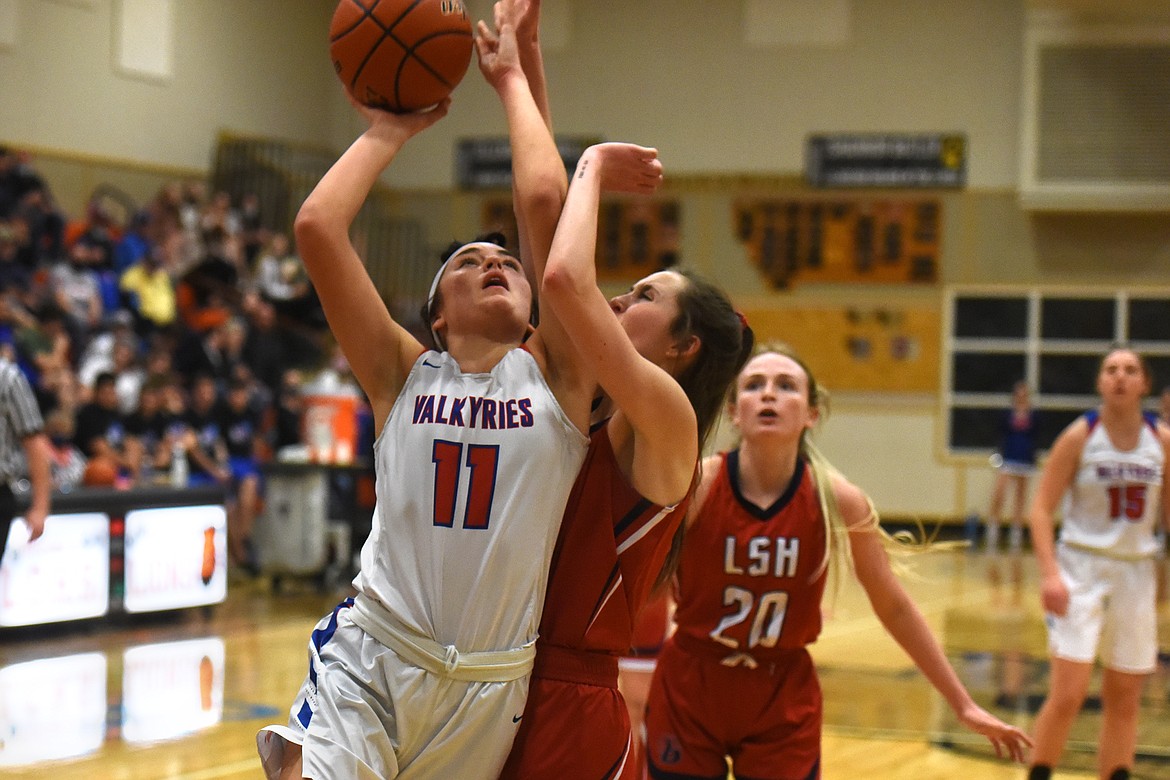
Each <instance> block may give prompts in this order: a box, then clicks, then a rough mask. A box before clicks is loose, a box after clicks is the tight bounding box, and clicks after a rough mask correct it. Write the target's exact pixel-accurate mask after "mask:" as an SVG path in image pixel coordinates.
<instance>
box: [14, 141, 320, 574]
mask: <svg viewBox="0 0 1170 780" xmlns="http://www.w3.org/2000/svg"><path fill="white" fill-rule="evenodd" d="M112 205H114V204H111V203H109V202H107V199H106V198H104V197H102V196H98V197H94V198H93V199H91V201H90V202H89V204H88V205H87V207H86V209H85V213H84V214H81V215H76V216H74V217H71V216H69V215H67V214H64V213H62V211H61V210H60V209H59V208H57V207H56V206H55V205H54V200H53V197H52V192H51V190H50V188H49V186H48V185H47V183H46V181H45V180H44V179H43V178H42V176H41V175H40V174H39V173H38V172H37V170H36V169H35V167H34V166H33V165H31V164H30V160H29V158H28V156H27V155H26V154H24V153H21V152H19V151H15V150H12V149H6V148H3V147H0V351H2V352H3V353H4V354H6V355H7V356H8V357H9V358H10V359H11V360H12V361H13V362H15V363H16V364H17V365H19V366H20V368H21V370H22V371H23V372H24V373H25V375H26V376H27V377H28V380H29V383H30V384H31V385H32V387H33V389H34V391H35V392H36V394H37V398H38V402H39V404H40V407H41V411H42V413H43V415H44V417H45V425H46V429H47V432H48V433H49V435H50V437H51V438H52V442H53V449H54V461H55V462H54V465H53V477H54V485H55V488H56V489H58V490H70V489H72V488H74V487H76V486H78V485H81V484H89V485H111V486H114V487H127V488H128V487H139V486H148V485H156V484H158V485H164V484H165V485H175V486H182V485H196V484H212V483H214V484H220V485H222V486H223V487H224V488H225V491H226V495H227V504H228V518H229V534H228V538H229V540H231V547H232V549H231V553H232V558H233V560H234V561H235V563H236V564H237V565H242V566H245V567H248V568H254V566H255V560H254V557H253V555H252V552H251V550H250V546H249V538H250V533H251V525H252V522H253V519H254V518H255V516H256V513H257V511H258V508H259V502H260V497H259V484H258V480H259V470H258V469H259V464H262V463H263V462H264V461H266V460H268V459H270V458H272V457H273V455H274V453H275V452H277V451H278V450H279V449H280V448H282V447H286V446H290V445H291V446H295V445H296V444H298V443H299V438H300V428H299V419H300V404H301V398H300V389H301V387H300V386H301V383H302V377H303V376H305V372H306V371H308V370H311V369H314V368H316V367H318V366H319V365H320V364H321V363H322V362H323V361H324V360H325V359H326V358H327V357H328V356H329V355H330V354H331V350H330V347H329V345H328V341H327V339H328V329H327V328H326V326H325V323H324V318H323V316H322V314H321V311H320V306H319V304H318V303H317V300H316V296H315V294H314V293H313V290H312V287H311V285H310V284H309V282H308V279H307V277H306V275H305V272H304V268H303V266H302V265H301V263H300V260H299V258H298V257H297V255H296V253H295V249H294V247H292V246H291V244H290V241H289V238H288V236H287V235H286V234H284V233H282V232H279V231H278V230H274V229H272V227H271V226H267V225H265V224H263V220H262V219H261V213H262V209H261V208H260V206H261V203H260V201H259V199H258V198H257V197H256V196H255V195H245V196H244V197H242V198H240V199H239V201H238V202H233V199H232V197H231V196H230V195H229V194H228V193H226V192H209V191H208V187H207V185H206V184H205V183H204V182H201V181H188V182H174V183H170V184H167V185H166V186H164V187H162V188H161V189H160V191H159V192H158V193H157V194H156V196H155V197H154V198H153V199H152V200H151V202H149V203H147V204H143V205H141V206H140V207H137V208H135V209H132V210H129V211H128V213H126V214H124V215H121V218H119V216H120V215H119V214H118V213H117V212H118V209H115V208H112V207H111V206H112ZM180 466H181V467H182V468H179V467H180Z"/></svg>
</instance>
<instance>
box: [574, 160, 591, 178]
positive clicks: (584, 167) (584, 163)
mask: <svg viewBox="0 0 1170 780" xmlns="http://www.w3.org/2000/svg"><path fill="white" fill-rule="evenodd" d="M588 169H589V161H588V160H582V161H581V170H579V171H577V178H578V179H584V178H585V171H586V170H588Z"/></svg>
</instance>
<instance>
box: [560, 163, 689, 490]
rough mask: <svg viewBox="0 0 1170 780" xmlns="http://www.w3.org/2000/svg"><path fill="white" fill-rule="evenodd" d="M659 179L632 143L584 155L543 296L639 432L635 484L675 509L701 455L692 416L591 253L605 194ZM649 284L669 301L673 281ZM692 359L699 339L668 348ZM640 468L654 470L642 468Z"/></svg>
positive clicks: (646, 186) (658, 169)
mask: <svg viewBox="0 0 1170 780" xmlns="http://www.w3.org/2000/svg"><path fill="white" fill-rule="evenodd" d="M661 180H662V165H661V163H659V162H658V153H657V151H656V150H654V149H649V148H645V147H641V146H634V145H632V144H599V145H597V146H592V147H590V148H589V149H588V150H586V152H585V154H584V155H582V157H581V160H580V162H579V163H578V165H577V172H576V174H575V175H574V178H573V182H572V186H571V187H570V190H569V196H568V199H567V200H566V203H565V208H564V211H563V213H562V215H561V221H560V224H559V225H558V227H557V232H556V237H555V239H554V240H553V246H552V250H551V252H550V254H549V262H548V267H547V268H546V269H545V278H544V297H545V302H546V304H547V308H549V309H551V310H553V311H555V312H556V315H557V316H558V317H559V318H560V321H561V323H562V324H563V325H564V327H565V330H566V331H567V332H568V334H569V337H570V338H571V339H572V342H573V345H574V346H575V347H576V349H577V352H578V353H579V354H580V359H581V362H582V365H583V366H584V367H585V369H586V370H587V371H588V372H589V373H590V374H591V375H592V376H593V377H595V378H596V380H597V382H598V384H600V385H601V387H602V389H603V390H604V391H605V394H606V395H607V396H608V397H609V398H610V400H611V401H612V402H613V404H614V405H615V406H616V407H617V409H618V410H619V412H620V414H621V415H622V417H624V418H625V419H626V420H627V421H628V422H629V424H630V426H631V427H632V428H633V430H634V432H635V441H636V443H635V447H634V458H635V462H634V466H633V469H632V473H631V484H633V485H634V486H635V487H636V488H637V489H638V490H639V492H641V493H642V495H644V496H645V497H646V498H649V499H651V500H653V501H656V502H659V503H663V504H671V503H674V502H676V501H678V500H679V499H681V498H682V497H683V495H685V493H686V490H687V488H688V487H689V485H690V479H691V476H692V475H693V473H694V465H695V461H696V459H697V457H698V429H697V422H696V417H695V410H694V408H693V407H692V406H691V403H690V401H689V399H688V398H687V395H686V393H685V392H684V391H683V389H682V387H680V385H679V383H678V382H677V381H675V379H674V377H672V376H671V374H670V373H668V372H667V371H666V370H664V369H663V368H662V367H660V366H659V365H656V364H655V363H653V362H651V361H650V360H647V359H646V358H644V357H642V355H641V354H639V352H638V350H637V349H636V348H635V346H634V344H633V342H632V341H631V340H630V337H629V336H628V335H627V333H626V331H625V330H624V329H623V327H622V324H621V323H620V322H619V321H618V319H617V317H616V316H615V313H614V310H613V308H611V305H610V302H609V301H608V300H606V298H605V296H604V295H602V293H601V290H599V289H598V287H597V274H596V269H595V267H594V254H595V249H596V245H597V215H598V208H599V199H600V196H601V193H602V192H603V191H623V192H638V193H644V194H649V193H652V192H654V191H655V190H656V189H657V187H658V185H659V183H660V182H661ZM670 278H671V280H673V281H668V280H667V279H666V278H663V279H660V280H658V281H657V282H654V281H646V280H644V281H643V282H642V283H640V285H641V287H640V288H639V293H638V294H643V295H646V296H654V295H665V294H669V291H667V290H666V289H665V286H666V285H667V284H668V283H680V282H679V278H678V277H674V276H671V277H670ZM671 349H672V350H673V351H674V352H673V357H674V359H675V360H677V361H684V360H690V359H693V357H694V355H695V354H696V353H697V352H698V349H699V339H698V337H696V336H689V337H687V338H685V339H682V340H680V342H679V343H678V344H676V345H674V346H672V347H671ZM640 463H644V464H655V465H654V467H649V466H647V467H641V466H640Z"/></svg>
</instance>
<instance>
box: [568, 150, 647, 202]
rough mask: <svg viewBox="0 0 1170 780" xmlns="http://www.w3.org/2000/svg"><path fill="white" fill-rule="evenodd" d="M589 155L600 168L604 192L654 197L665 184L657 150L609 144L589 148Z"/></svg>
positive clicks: (586, 152) (587, 153)
mask: <svg viewBox="0 0 1170 780" xmlns="http://www.w3.org/2000/svg"><path fill="white" fill-rule="evenodd" d="M585 154H586V155H588V156H589V157H592V158H593V159H594V160H595V161H596V164H597V165H598V166H600V170H601V189H602V190H603V191H605V192H630V193H634V194H638V195H650V194H653V193H654V191H655V190H657V189H658V186H659V185H660V184H662V162H661V161H660V160H659V159H658V150H657V149H651V148H648V147H645V146H637V145H635V144H624V143H605V144H597V145H595V146H591V147H589V148H588V149H587V150H586V151H585ZM580 170H581V169H580V167H578V171H580Z"/></svg>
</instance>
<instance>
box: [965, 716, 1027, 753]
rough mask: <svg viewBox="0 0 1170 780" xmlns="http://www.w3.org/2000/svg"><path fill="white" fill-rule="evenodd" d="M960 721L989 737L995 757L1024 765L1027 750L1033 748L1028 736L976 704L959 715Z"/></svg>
mask: <svg viewBox="0 0 1170 780" xmlns="http://www.w3.org/2000/svg"><path fill="white" fill-rule="evenodd" d="M959 720H960V722H962V724H963V725H964V726H966V727H967V728H969V729H971V730H972V731H974V732H976V733H977V734H982V735H983V736H985V737H987V739H988V740H990V741H991V745H992V747H994V748H995V755H997V756H999V757H1000V758H1004V757H1007V758H1010V759H1011V760H1012V761H1015V762H1016V763H1023V761H1024V751H1025V749H1027V748H1030V747H1032V740H1031V739H1030V738H1029V737H1028V735H1027V734H1025V733H1024V732H1022V731H1020V730H1019V729H1018V728H1016V727H1015V726H1009V725H1008V724H1006V723H1004V722H1003V721H1002V720H1000V719H999V718H997V717H995V716H994V715H992V714H991V713H990V712H988V711H987V710H985V709H983V708H982V707H980V706H978V705H976V704H972V705H971V706H970V707H968V708H967V709H966V710H965V711H963V712H961V713H959Z"/></svg>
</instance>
